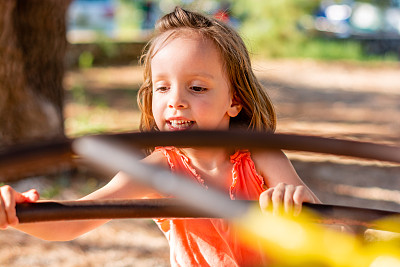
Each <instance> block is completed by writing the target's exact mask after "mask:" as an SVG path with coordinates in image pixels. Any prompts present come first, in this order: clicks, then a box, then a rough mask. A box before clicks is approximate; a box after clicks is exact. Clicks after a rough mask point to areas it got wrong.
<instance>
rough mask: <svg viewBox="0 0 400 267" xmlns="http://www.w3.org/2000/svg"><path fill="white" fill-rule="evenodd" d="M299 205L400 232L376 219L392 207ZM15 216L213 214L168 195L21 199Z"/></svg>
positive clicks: (29, 219) (322, 217)
mask: <svg viewBox="0 0 400 267" xmlns="http://www.w3.org/2000/svg"><path fill="white" fill-rule="evenodd" d="M234 202H242V203H244V204H245V205H248V207H250V206H251V205H258V203H257V201H245V200H235V201H234ZM303 206H304V207H305V208H306V209H308V210H311V211H313V212H315V213H317V214H318V215H319V216H318V218H316V219H314V220H315V222H320V223H328V224H345V225H348V226H359V227H367V228H371V229H378V230H390V231H394V232H400V227H398V228H397V227H396V228H393V227H390V226H388V227H385V225H382V224H377V223H376V221H378V220H381V219H385V218H390V219H392V220H396V221H400V214H399V213H398V212H395V211H387V210H376V209H365V208H356V207H348V206H337V205H323V204H311V203H304V204H303ZM242 215H245V214H242ZM17 216H18V218H19V221H20V223H34V222H44V221H65V220H94V219H96V220H98V219H127V218H142V219H143V218H153V219H154V218H205V217H207V218H210V217H214V218H215V216H210V214H205V213H204V212H201V211H198V210H196V209H194V208H193V207H190V206H188V205H186V204H184V203H183V202H182V201H180V200H177V199H172V198H161V199H135V200H87V201H58V202H55V201H48V202H47V201H46V202H37V203H23V204H17ZM229 219H231V218H229Z"/></svg>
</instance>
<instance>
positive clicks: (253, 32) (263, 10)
mask: <svg viewBox="0 0 400 267" xmlns="http://www.w3.org/2000/svg"><path fill="white" fill-rule="evenodd" d="M318 3H319V2H318V1H307V0H280V1H259V0H238V1H235V2H233V4H234V5H233V12H234V14H235V15H238V16H239V17H240V18H242V22H243V23H242V25H241V28H240V31H241V33H242V36H244V38H245V40H247V41H248V42H249V43H250V44H251V45H252V46H253V47H254V48H255V49H256V50H257V51H259V52H260V53H261V54H262V55H264V56H268V57H281V56H284V55H286V54H287V53H288V50H289V51H291V50H293V47H295V46H299V45H300V44H302V43H303V42H304V40H305V36H304V35H303V34H302V33H301V32H300V31H299V30H298V26H297V25H298V22H299V21H300V20H301V19H302V18H303V17H304V16H306V15H308V14H310V13H311V12H312V10H313V9H315V8H316V7H317V6H318Z"/></svg>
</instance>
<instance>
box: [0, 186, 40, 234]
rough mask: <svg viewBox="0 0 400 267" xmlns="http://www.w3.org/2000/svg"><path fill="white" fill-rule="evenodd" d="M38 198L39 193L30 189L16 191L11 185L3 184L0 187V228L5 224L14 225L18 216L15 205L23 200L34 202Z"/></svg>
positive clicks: (5, 226) (4, 227)
mask: <svg viewBox="0 0 400 267" xmlns="http://www.w3.org/2000/svg"><path fill="white" fill-rule="evenodd" d="M38 199H39V193H38V192H37V191H36V190H35V189H31V190H29V191H26V192H24V193H18V192H17V191H15V190H14V189H13V188H12V187H10V186H8V185H5V186H2V187H0V229H6V228H7V226H16V225H17V224H18V222H19V221H18V217H17V214H16V209H15V205H16V204H17V203H23V202H35V201H37V200H38Z"/></svg>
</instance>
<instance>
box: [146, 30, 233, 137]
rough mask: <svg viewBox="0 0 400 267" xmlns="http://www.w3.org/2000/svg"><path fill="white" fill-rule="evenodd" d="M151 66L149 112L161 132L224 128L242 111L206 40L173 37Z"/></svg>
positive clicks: (214, 53) (213, 48)
mask: <svg viewBox="0 0 400 267" xmlns="http://www.w3.org/2000/svg"><path fill="white" fill-rule="evenodd" d="M151 69H152V76H151V79H152V83H153V99H152V111H153V116H154V119H155V122H156V124H157V127H158V129H159V130H160V131H180V130H189V129H196V130H197V129H201V130H216V129H219V130H226V129H228V128H229V119H230V117H234V116H236V115H237V114H238V113H239V111H240V110H241V105H240V104H238V103H237V102H236V101H234V99H233V94H232V91H231V89H230V85H229V82H228V79H227V77H226V74H225V72H224V71H223V64H222V61H221V58H220V55H219V52H218V50H217V48H216V47H215V45H214V44H213V43H212V42H211V41H209V40H206V39H204V38H201V37H200V36H190V37H177V38H175V39H172V40H170V41H168V42H167V43H166V44H164V46H163V47H162V48H161V49H160V50H159V51H158V52H157V53H156V54H155V55H154V57H153V58H152V60H151Z"/></svg>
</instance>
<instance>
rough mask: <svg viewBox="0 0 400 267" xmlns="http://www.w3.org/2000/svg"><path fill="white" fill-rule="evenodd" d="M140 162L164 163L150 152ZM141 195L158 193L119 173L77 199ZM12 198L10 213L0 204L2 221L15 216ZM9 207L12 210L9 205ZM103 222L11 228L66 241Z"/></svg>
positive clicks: (61, 223) (55, 223)
mask: <svg viewBox="0 0 400 267" xmlns="http://www.w3.org/2000/svg"><path fill="white" fill-rule="evenodd" d="M142 162H144V163H148V164H157V165H164V166H165V165H166V162H165V159H164V158H163V157H162V156H161V155H159V154H157V153H153V154H152V155H150V156H149V157H147V158H145V159H144V160H143V161H142ZM0 197H1V196H0ZM3 197H4V196H3ZM144 197H150V198H157V197H161V196H160V195H159V194H158V193H157V192H156V191H154V190H153V189H150V188H147V187H143V186H139V185H137V184H136V183H134V182H132V180H131V179H130V178H129V176H127V175H126V174H124V173H122V172H120V173H118V174H117V175H116V176H114V178H113V179H112V180H111V181H110V182H109V183H108V184H107V185H105V186H104V187H102V188H100V189H98V190H97V191H95V192H93V193H91V194H89V195H87V196H85V197H83V198H81V199H80V200H101V199H137V198H144ZM13 201H14V202H13V203H10V204H9V205H11V206H13V207H14V208H13V209H14V211H11V212H9V213H11V215H10V214H5V215H4V211H5V210H7V207H5V208H4V209H3V208H1V207H0V219H1V217H2V216H3V217H6V220H7V216H8V217H12V216H13V214H14V216H15V199H14V200H13ZM77 201H79V200H77ZM6 202H7V201H6ZM9 210H12V209H10V208H9ZM2 213H3V215H2ZM6 213H7V212H6ZM106 222H108V220H80V221H57V222H40V223H27V224H16V225H14V226H13V227H14V228H16V229H18V230H20V231H23V232H25V233H27V234H29V235H32V236H36V237H38V238H41V239H44V240H52V241H67V240H72V239H74V238H76V237H78V236H80V235H82V234H84V233H86V232H89V231H91V230H93V229H95V228H96V227H99V226H101V225H103V224H104V223H106ZM8 225H10V224H8Z"/></svg>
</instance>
